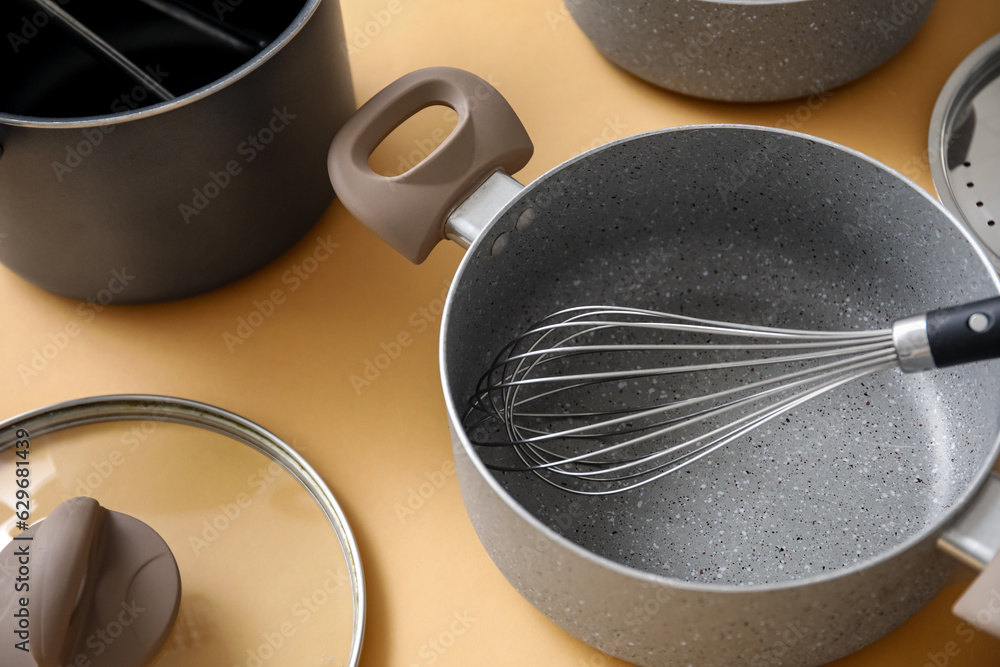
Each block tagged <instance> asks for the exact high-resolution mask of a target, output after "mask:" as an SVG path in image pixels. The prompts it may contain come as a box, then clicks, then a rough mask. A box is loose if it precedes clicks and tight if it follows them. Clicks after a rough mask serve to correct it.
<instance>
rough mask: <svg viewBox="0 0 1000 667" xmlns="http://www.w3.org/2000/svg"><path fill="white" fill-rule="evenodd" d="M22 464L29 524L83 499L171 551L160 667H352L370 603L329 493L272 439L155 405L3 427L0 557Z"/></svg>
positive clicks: (21, 419)
mask: <svg viewBox="0 0 1000 667" xmlns="http://www.w3.org/2000/svg"><path fill="white" fill-rule="evenodd" d="M19 440H20V441H21V442H22V443H23V442H25V441H27V442H28V443H29V445H28V446H27V447H25V446H23V445H21V446H18V447H15V446H14V445H15V443H16V442H17V441H19ZM21 452H25V454H24V455H22V454H20V453H21ZM25 460H27V461H28V464H27V465H28V466H29V469H30V475H29V476H28V478H29V480H30V484H29V486H28V487H27V488H28V489H29V490H30V512H29V514H30V518H29V519H28V521H27V523H32V524H33V523H35V522H37V521H39V520H41V519H44V517H45V516H46V515H47V514H48V513H49V512H50V511H52V510H53V509H54V508H55V507H56V506H57V505H59V503H61V502H62V501H63V500H66V499H68V498H71V497H76V496H90V497H92V498H96V499H97V500H98V502H100V503H101V505H103V506H105V507H107V508H109V509H113V510H117V511H121V512H125V513H127V514H130V515H132V516H134V517H136V518H138V519H140V520H141V521H143V522H145V523H146V524H148V525H149V526H150V527H152V528H153V529H154V530H156V531H157V533H159V535H160V536H161V537H162V538H163V539H164V540H165V541H166V542H167V544H168V546H169V547H170V549H171V551H172V552H173V554H174V557H175V558H176V560H177V564H178V567H179V569H180V574H181V587H182V598H181V604H180V611H179V614H178V617H177V622H176V624H175V625H174V628H173V632H172V634H171V636H170V637H169V639H168V640H167V643H166V645H165V646H164V647H163V649H162V650H161V651H160V653H159V655H158V656H157V658H156V659H155V661H154V663H153V664H155V665H156V666H157V667H173V666H175V665H176V666H177V667H181V666H185V667H188V666H196V665H240V666H250V665H269V664H281V665H320V664H322V665H336V666H337V667H344V666H354V665H357V664H358V662H359V660H360V656H361V643H362V640H363V635H364V622H365V606H366V604H365V586H364V579H363V575H362V569H361V560H360V557H359V555H358V548H357V543H356V542H355V539H354V536H353V534H352V533H351V529H350V527H349V526H348V523H347V519H346V517H345V516H344V513H343V512H342V510H341V509H340V506H339V505H338V504H337V501H336V499H335V498H334V497H333V494H332V493H331V492H330V490H329V488H327V486H326V484H324V483H323V481H322V479H320V477H319V475H317V474H316V472H315V471H314V470H313V469H312V468H311V467H310V466H309V464H307V463H306V462H305V461H304V460H303V459H302V457H301V456H299V454H298V453H297V452H296V451H295V450H293V449H292V448H291V447H289V446H288V445H287V444H285V443H284V442H282V441H281V440H280V439H279V438H277V437H276V436H275V435H273V434H272V433H270V432H268V431H266V430H265V429H263V428H261V427H260V426H258V425H257V424H254V423H253V422H251V421H248V420H246V419H244V418H242V417H239V416H237V415H235V414H233V413H231V412H227V411H225V410H221V409H219V408H216V407H212V406H210V405H205V404H203V403H196V402H194V401H187V400H182V399H178V398H168V397H161V396H138V395H131V396H102V397H94V398H86V399H81V400H76V401H70V402H66V403H59V404H57V405H53V406H50V407H47V408H42V409H39V410H34V411H32V412H28V413H25V414H22V415H19V416H17V417H14V418H12V419H8V420H6V421H4V422H2V423H0V548H2V547H3V546H6V544H7V542H9V541H10V540H11V539H12V537H13V536H14V535H16V534H18V533H19V532H20V530H19V526H18V523H19V522H20V521H22V520H23V518H22V517H23V514H22V515H21V516H18V514H19V512H23V511H24V510H23V506H22V507H20V508H17V507H16V506H15V498H16V497H17V495H16V490H17V488H18V486H17V480H18V479H20V478H22V477H19V475H20V473H17V474H15V473H16V471H17V470H19V466H20V467H24V464H23V463H20V464H19V462H22V461H25ZM20 527H23V524H22V526H20ZM12 576H14V575H13V574H12V573H7V572H0V586H2V587H3V590H7V589H8V588H10V590H13V585H11V586H8V585H7V584H10V583H11V582H10V581H9V580H8V579H9V578H10V577H12ZM4 581H7V584H5V583H3V582H4Z"/></svg>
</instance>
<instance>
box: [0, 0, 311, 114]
mask: <svg viewBox="0 0 1000 667" xmlns="http://www.w3.org/2000/svg"><path fill="white" fill-rule="evenodd" d="M305 4H306V2H304V1H303V0H295V1H293V2H287V3H274V2H267V1H266V0H240V1H239V2H236V1H231V2H213V1H212V0H188V2H186V3H184V7H185V8H186V9H187V10H190V11H191V12H193V13H195V14H197V15H198V16H199V17H201V18H202V20H203V22H205V23H207V24H210V25H212V26H218V27H221V28H224V29H225V30H226V31H228V32H230V33H231V34H233V35H236V36H238V37H239V38H241V39H243V40H244V41H245V42H246V43H247V44H248V46H246V47H245V48H243V49H240V48H234V47H233V46H232V45H231V44H229V43H227V42H224V41H222V40H220V39H219V38H218V37H217V36H213V35H212V34H210V33H206V32H205V30H204V29H196V28H194V27H192V26H191V25H190V24H189V23H187V22H185V21H182V20H178V19H177V18H176V17H173V16H169V15H167V14H165V13H163V12H161V11H157V10H156V9H153V8H151V7H150V6H148V5H146V4H144V3H142V2H135V1H134V0H105V1H102V2H60V3H59V5H60V6H61V7H62V9H63V10H64V11H66V12H68V13H69V14H70V15H72V16H73V18H75V19H76V20H78V21H79V22H80V23H82V24H83V25H84V26H85V27H86V28H88V29H89V30H91V31H92V32H94V33H95V34H97V35H98V36H99V37H101V38H102V39H104V40H105V41H106V42H108V43H109V44H111V46H113V47H114V48H116V49H117V50H118V51H120V52H121V53H123V54H124V55H125V56H126V57H128V58H129V59H130V60H132V61H133V62H134V63H135V64H137V65H138V66H139V67H141V68H143V69H145V70H146V71H147V72H149V73H150V74H151V75H152V76H153V77H154V78H155V79H156V80H157V81H158V83H161V84H162V85H163V86H165V87H166V88H167V89H168V90H170V92H171V93H173V94H174V95H175V96H180V95H184V94H187V93H190V92H192V91H194V90H196V89H198V88H201V87H202V86H205V85H208V84H210V83H212V82H213V81H216V80H217V79H221V78H223V77H225V76H227V75H228V74H229V73H230V72H232V71H233V70H235V69H238V68H239V67H241V66H242V65H243V64H244V63H246V62H247V61H249V60H250V59H251V58H252V57H254V56H255V55H256V53H257V52H259V51H260V50H261V49H262V48H263V46H264V45H266V44H268V43H270V42H271V41H273V40H274V39H276V38H277V37H278V36H279V35H280V34H281V32H282V31H284V30H285V28H286V27H288V26H289V25H290V24H291V23H292V21H293V20H294V19H295V16H296V15H297V14H298V13H299V12H300V11H301V10H302V8H303V7H304V6H305ZM173 6H174V5H171V4H169V3H168V4H167V7H173ZM0 33H2V34H3V35H6V37H7V39H6V41H7V42H9V47H10V48H4V49H0V71H3V72H4V83H3V86H2V87H0V114H12V115H17V116H34V117H45V118H75V117H85V116H100V115H106V114H111V113H118V112H123V111H126V110H128V109H132V108H137V107H143V106H148V105H150V104H153V103H156V102H157V101H158V100H156V99H154V98H153V97H152V96H150V95H147V94H146V92H145V91H144V90H143V89H142V88H141V87H138V88H137V87H136V84H135V83H133V82H131V81H130V80H129V79H127V78H126V77H125V76H124V75H123V74H121V73H119V72H118V71H117V70H116V69H115V68H113V67H109V66H108V65H107V64H104V63H101V62H98V61H97V60H96V59H95V58H94V57H92V56H91V55H90V54H89V53H88V52H87V51H86V50H85V49H82V48H81V47H80V46H79V45H78V44H77V43H76V42H75V41H74V40H73V39H71V38H70V37H69V36H68V35H67V34H66V32H64V31H63V30H61V29H60V28H59V27H58V26H57V25H56V24H55V22H54V21H53V20H52V19H51V18H49V17H48V16H47V15H46V14H45V13H44V12H42V11H41V10H35V9H32V8H31V7H30V6H29V5H27V4H23V3H20V2H17V1H14V2H5V3H2V5H0ZM250 43H253V44H255V46H254V47H253V48H250V46H249V44H250Z"/></svg>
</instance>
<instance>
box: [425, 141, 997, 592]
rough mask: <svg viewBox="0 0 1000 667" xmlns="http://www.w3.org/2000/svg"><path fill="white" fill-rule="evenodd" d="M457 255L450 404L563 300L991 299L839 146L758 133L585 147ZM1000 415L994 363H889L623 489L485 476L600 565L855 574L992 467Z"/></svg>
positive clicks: (855, 315)
mask: <svg viewBox="0 0 1000 667" xmlns="http://www.w3.org/2000/svg"><path fill="white" fill-rule="evenodd" d="M529 208H533V209H534V212H535V217H534V222H533V223H532V224H531V225H530V226H527V227H526V228H525V227H524V222H525V220H526V219H527V217H530V216H522V214H523V213H524V212H525V211H526V210H527V209H529ZM519 219H520V220H521V224H520V225H518V224H517V221H518V220H519ZM518 227H521V229H518ZM501 234H507V235H508V243H507V245H506V247H505V249H504V250H503V251H502V252H501V253H499V254H498V255H496V256H493V254H494V253H493V252H492V250H493V247H494V241H495V239H496V238H497V237H498V236H499V235H501ZM470 253H471V256H470V257H469V258H468V260H467V264H466V265H465V266H464V269H463V270H462V271H460V273H459V275H458V277H457V278H456V280H457V283H458V284H457V287H456V291H455V294H454V299H453V301H452V304H451V312H450V315H449V317H448V319H447V320H446V321H447V324H446V331H445V339H444V340H445V351H444V373H445V379H446V382H445V384H446V387H447V390H448V392H449V393H450V399H451V400H452V401H454V404H455V405H456V407H457V408H458V411H459V413H460V414H461V413H462V412H463V411H464V406H466V405H467V403H468V399H469V397H470V395H471V394H472V393H473V391H474V388H475V384H476V381H477V380H478V379H479V377H480V375H481V373H482V372H483V371H484V370H485V369H486V368H487V366H488V364H489V363H490V361H491V360H492V358H493V357H494V355H495V354H496V352H497V351H498V350H499V349H500V348H501V347H502V346H503V345H504V344H505V343H506V342H507V341H509V340H510V339H511V338H512V337H513V336H514V335H516V333H517V332H519V331H522V330H524V329H525V328H526V327H527V326H528V325H530V324H531V323H533V322H534V321H536V320H538V319H541V318H542V317H544V316H546V315H548V314H550V313H551V312H554V311H556V310H559V309H561V308H564V307H569V306H575V305H586V304H612V305H622V306H635V307H641V308H651V309H656V310H663V311H668V312H681V313H685V314H691V315H698V316H704V317H707V318H711V319H722V320H729V321H736V322H750V323H757V324H766V325H771V326H787V327H793V328H805V329H854V328H858V329H870V328H884V327H887V326H889V324H890V322H891V321H892V320H894V319H896V318H898V317H903V316H908V315H912V314H917V313H921V312H924V311H926V310H929V309H934V308H937V307H941V306H945V305H948V304H954V303H958V302H961V301H966V300H973V299H977V298H985V297H987V296H991V295H995V294H996V293H997V291H998V288H997V283H996V278H995V277H994V275H993V273H992V271H991V269H990V268H989V267H988V265H987V264H986V263H985V262H984V261H983V259H981V257H980V256H979V255H978V254H977V253H976V251H975V249H974V247H973V246H972V245H971V244H970V242H969V241H968V240H967V238H966V237H965V236H964V235H963V234H962V233H961V232H960V231H959V230H958V228H957V227H956V226H955V225H954V224H953V223H952V222H951V221H950V219H949V218H948V217H947V215H946V214H945V213H943V212H942V210H941V209H940V208H938V207H937V206H936V205H935V204H933V203H932V202H931V200H930V199H929V197H928V196H927V195H925V194H923V193H921V192H920V191H918V190H917V189H915V188H914V187H913V186H911V185H909V184H908V183H906V182H904V181H902V180H900V179H899V178H898V177H896V176H895V175H893V174H891V173H889V172H887V171H886V170H885V169H884V168H881V167H879V166H876V165H875V164H873V163H872V162H870V161H868V160H867V159H864V158H862V157H860V156H857V155H855V154H852V153H850V152H848V151H845V150H843V149H840V148H838V147H835V146H832V145H829V144H827V143H823V142H817V141H813V140H811V139H809V138H805V137H802V136H801V135H793V134H786V133H780V132H775V131H767V130H763V129H756V128H741V127H717V128H687V129H681V130H676V131H663V132H658V133H651V134H647V135H640V136H638V137H633V138H630V139H627V140H623V141H621V142H618V143H615V144H611V145H608V146H605V147H603V148H601V149H598V150H597V151H594V152H591V153H588V154H586V155H585V156H582V157H580V158H577V159H575V160H573V161H570V162H569V163H566V164H565V165H563V166H562V167H561V168H558V169H556V170H554V171H553V172H550V173H549V174H547V175H546V176H544V177H542V178H541V179H539V180H538V181H536V182H535V183H533V184H532V185H530V186H529V187H528V188H527V189H526V190H525V191H524V193H523V194H522V197H521V198H519V199H518V200H516V201H515V202H513V203H512V204H511V205H510V206H509V207H508V209H507V210H506V211H505V212H504V213H503V214H502V215H501V216H500V217H499V219H498V220H497V221H496V222H495V224H494V225H493V226H492V227H491V228H490V229H489V230H487V232H486V234H485V236H484V237H483V238H481V239H480V242H478V243H477V244H476V245H474V246H473V248H472V250H470ZM998 422H1000V365H998V364H997V363H996V362H989V363H985V364H979V365H975V366H967V367H962V368H958V369H954V370H948V371H934V372H931V373H925V374H921V375H904V374H902V373H901V372H899V371H895V370H893V371H887V372H883V373H881V374H878V375H873V376H870V377H869V378H867V379H865V380H863V381H857V382H853V383H850V384H848V385H846V386H844V387H842V388H840V389H838V390H834V391H833V392H831V393H829V394H827V395H826V396H824V397H821V398H819V399H817V400H814V401H813V402H811V403H808V404H806V405H804V406H802V407H800V408H799V409H796V410H794V411H792V412H790V413H789V414H788V415H787V418H786V419H782V420H781V421H780V423H779V422H772V424H773V426H772V425H769V426H768V427H766V428H765V429H763V430H762V431H760V432H758V434H755V435H752V436H750V439H744V440H740V441H738V442H736V443H733V444H731V445H729V446H728V447H726V448H724V449H723V450H721V451H720V452H718V453H716V454H714V455H712V456H711V457H710V458H709V459H708V461H707V462H705V461H702V462H699V463H697V464H695V465H692V466H690V467H688V468H687V469H685V471H684V472H682V473H680V474H676V475H672V476H670V477H667V478H666V479H664V480H661V481H659V482H657V483H654V484H651V485H648V486H645V487H642V488H641V489H638V490H635V491H631V492H628V493H624V494H619V495H615V496H604V497H595V498H581V497H577V496H569V495H566V494H564V493H562V492H560V491H558V490H555V489H553V488H551V487H549V486H548V485H546V484H543V483H542V482H540V481H539V480H538V479H536V478H535V477H533V476H532V475H529V474H523V473H496V478H497V480H498V481H499V482H500V484H501V485H502V486H503V487H504V488H505V489H506V490H507V491H508V492H509V493H510V494H511V496H512V497H513V498H514V499H515V500H516V502H517V503H519V504H520V505H521V506H522V507H523V508H524V509H525V510H526V511H527V512H529V513H530V514H532V515H534V516H535V517H537V518H538V519H540V520H541V521H542V522H543V523H546V524H547V525H549V526H550V527H551V528H552V529H553V530H555V531H556V532H558V533H560V534H562V535H563V536H564V537H566V538H567V539H569V540H571V541H572V542H575V543H577V544H579V545H580V546H582V547H584V548H586V549H587V550H589V551H591V552H593V553H596V554H598V555H600V556H604V557H606V558H608V559H610V560H612V561H614V562H616V563H620V564H622V565H625V566H628V567H632V568H635V569H638V570H644V571H648V572H651V573H655V574H659V575H665V576H668V577H674V578H677V579H681V580H685V581H692V582H703V583H718V584H737V585H759V584H764V583H772V582H786V581H792V580H796V579H800V578H806V577H811V576H815V575H822V574H823V573H827V572H831V571H835V570H838V569H842V568H847V567H852V566H857V565H859V564H861V563H864V562H865V561H867V560H870V559H873V558H875V557H877V556H878V555H880V554H882V553H884V552H885V551H887V550H889V549H891V548H893V547H895V546H897V545H899V544H901V543H903V542H905V541H906V540H908V539H910V538H912V537H914V536H915V535H917V534H918V533H920V532H921V531H924V530H925V529H928V528H930V527H931V526H933V525H935V524H936V523H937V522H938V521H939V519H940V518H941V517H942V516H943V515H944V514H945V513H946V512H947V511H948V509H949V508H951V507H952V506H953V505H954V503H955V502H956V500H957V499H958V498H959V497H960V496H962V494H963V493H965V492H966V491H967V490H968V489H969V487H970V485H971V484H972V482H973V481H974V479H975V478H976V476H977V474H978V473H979V472H980V471H981V470H983V469H984V468H985V467H988V466H989V465H990V463H991V461H992V459H993V457H994V455H995V450H996V448H997V441H998V432H1000V425H998ZM466 445H467V442H466ZM512 548H514V546H513V545H512Z"/></svg>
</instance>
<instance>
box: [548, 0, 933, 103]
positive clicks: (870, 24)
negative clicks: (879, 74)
mask: <svg viewBox="0 0 1000 667" xmlns="http://www.w3.org/2000/svg"><path fill="white" fill-rule="evenodd" d="M565 2H566V6H567V8H568V9H569V11H570V13H571V14H572V16H573V18H574V19H575V20H576V22H577V24H578V25H579V26H580V28H581V29H582V30H583V32H584V33H586V35H587V36H588V37H589V38H590V39H591V41H593V43H594V45H595V46H596V47H597V48H598V50H599V51H600V52H601V53H602V54H603V55H604V56H605V57H606V58H608V59H609V60H610V61H611V62H613V63H615V64H616V65H618V66H620V67H622V68H624V69H626V70H628V71H630V72H632V73H633V74H636V75H638V76H640V77H642V78H643V79H646V80H647V81H650V82H652V83H655V84H657V85H659V86H663V87H664V88H669V89H671V90H675V91H677V92H681V93H686V94H688V95H695V96H697V97H707V98H711V99H716V100H726V101H732V102H762V101H769V100H782V99H790V98H794V97H801V96H804V95H808V94H809V93H811V92H818V91H822V90H827V89H829V88H833V87H835V86H839V85H841V84H843V83H847V82H848V81H851V80H853V79H856V78H858V77H859V76H862V75H863V74H865V73H867V72H869V71H870V70H872V69H874V68H875V67H877V66H879V65H881V64H882V63H883V62H885V61H886V60H888V59H889V58H890V57H892V56H893V55H894V54H895V53H896V52H897V51H899V50H900V49H901V48H903V46H904V45H905V44H906V43H907V42H908V41H910V39H911V38H912V37H913V36H914V35H915V34H916V32H917V30H918V29H919V28H920V26H921V25H923V23H924V21H925V20H926V18H927V15H928V14H930V11H931V8H932V7H933V6H934V0H785V1H781V0H777V1H776V0H730V1H725V0H565Z"/></svg>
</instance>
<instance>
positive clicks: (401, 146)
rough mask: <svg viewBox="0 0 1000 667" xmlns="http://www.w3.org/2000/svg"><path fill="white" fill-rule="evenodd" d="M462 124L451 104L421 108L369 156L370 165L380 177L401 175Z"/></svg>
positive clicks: (398, 126) (424, 157)
mask: <svg viewBox="0 0 1000 667" xmlns="http://www.w3.org/2000/svg"><path fill="white" fill-rule="evenodd" d="M457 125H458V113H457V112H456V111H455V110H454V109H452V108H451V107H446V106H444V105H434V106H430V107H427V108H426V109H421V110H420V111H418V112H417V113H415V114H413V115H412V116H410V117H409V118H407V119H406V120H404V121H403V122H402V123H400V124H399V125H397V126H396V129H394V130H393V131H392V132H390V133H389V136H387V137H386V138H385V139H383V140H382V143H380V144H379V145H378V146H376V147H375V150H374V151H372V154H371V155H370V156H369V157H368V166H369V167H371V169H372V171H374V172H375V173H376V174H379V175H380V176H399V175H400V174H405V173H406V172H408V171H409V170H410V169H413V168H414V167H415V166H417V165H418V164H420V163H421V162H423V161H424V159H426V158H427V156H428V155H430V154H431V153H433V152H434V151H435V150H436V149H437V147H438V146H440V145H441V144H442V142H444V140H445V139H447V138H448V137H449V136H450V135H451V133H452V131H454V129H455V127H456V126H457Z"/></svg>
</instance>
